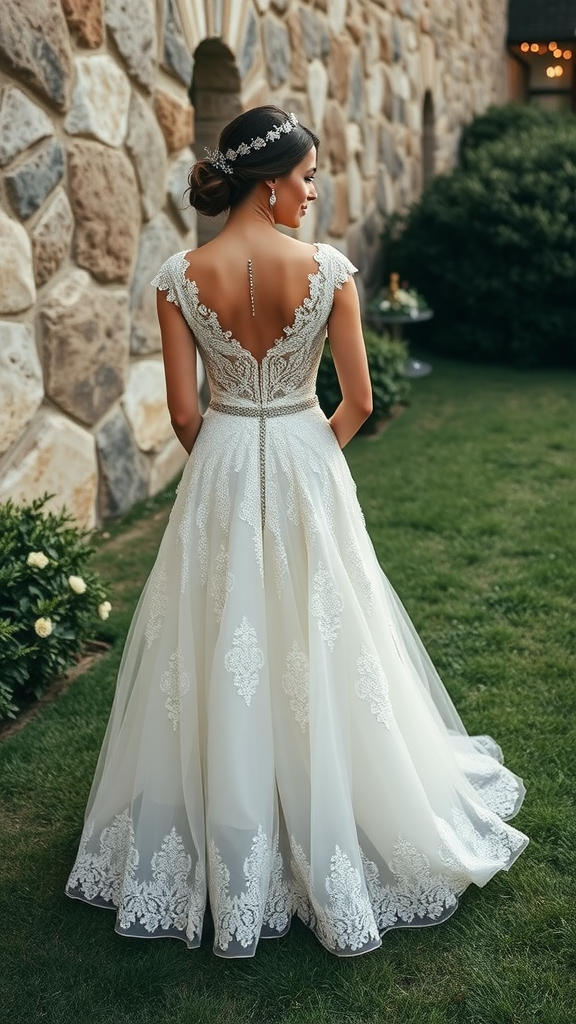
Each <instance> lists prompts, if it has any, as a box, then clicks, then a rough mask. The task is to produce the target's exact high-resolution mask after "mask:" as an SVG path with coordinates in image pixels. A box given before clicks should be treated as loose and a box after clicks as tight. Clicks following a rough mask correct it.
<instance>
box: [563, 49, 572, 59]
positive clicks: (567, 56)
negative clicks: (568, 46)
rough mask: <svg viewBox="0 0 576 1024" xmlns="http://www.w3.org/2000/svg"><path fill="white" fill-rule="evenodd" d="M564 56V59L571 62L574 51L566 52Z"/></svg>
mask: <svg viewBox="0 0 576 1024" xmlns="http://www.w3.org/2000/svg"><path fill="white" fill-rule="evenodd" d="M562 56H563V57H564V60H570V57H571V56H572V50H564V53H563V54H562Z"/></svg>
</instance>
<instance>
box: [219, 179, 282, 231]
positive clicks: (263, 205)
mask: <svg viewBox="0 0 576 1024" xmlns="http://www.w3.org/2000/svg"><path fill="white" fill-rule="evenodd" d="M269 195H270V190H269V189H268V188H266V187H264V189H261V188H258V187H257V188H255V189H254V190H253V192H251V193H250V195H249V196H247V197H246V199H245V200H244V202H243V203H240V205H239V206H235V207H234V209H233V210H230V213H229V214H228V219H227V221H226V225H225V228H224V230H226V229H227V228H233V229H234V230H235V231H242V232H246V231H249V230H250V229H251V228H255V227H262V226H263V225H265V226H269V227H272V228H273V227H274V226H275V221H274V214H273V212H272V207H271V206H270V204H269V202H268V197H269Z"/></svg>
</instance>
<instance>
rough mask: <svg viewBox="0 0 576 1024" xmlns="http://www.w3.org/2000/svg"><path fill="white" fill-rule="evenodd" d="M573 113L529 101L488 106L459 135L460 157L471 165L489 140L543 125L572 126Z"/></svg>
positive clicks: (558, 127) (463, 162)
mask: <svg viewBox="0 0 576 1024" xmlns="http://www.w3.org/2000/svg"><path fill="white" fill-rule="evenodd" d="M572 122H573V115H572V114H564V113H551V112H550V111H548V110H542V108H541V107H535V106H532V105H529V104H524V103H522V104H520V103H505V104H504V105H503V106H499V107H496V106H493V107H488V110H486V112H485V113H484V114H479V115H478V117H475V118H474V120H473V121H471V122H470V124H468V125H466V127H465V128H464V130H463V131H462V135H461V136H460V146H459V157H460V162H461V163H462V164H467V165H472V163H473V161H474V157H475V154H476V150H477V149H479V148H480V146H483V145H484V144H485V143H486V142H497V141H498V140H500V139H502V138H503V137H504V136H505V135H506V134H507V133H508V132H513V133H517V132H525V131H532V130H534V129H536V130H538V129H540V128H554V127H556V128H557V129H562V128H564V127H566V126H568V127H570V125H571V124H572Z"/></svg>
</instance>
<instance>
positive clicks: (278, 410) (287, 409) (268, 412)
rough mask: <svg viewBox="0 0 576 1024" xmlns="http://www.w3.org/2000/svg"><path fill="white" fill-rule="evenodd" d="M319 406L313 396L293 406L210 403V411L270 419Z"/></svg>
mask: <svg viewBox="0 0 576 1024" xmlns="http://www.w3.org/2000/svg"><path fill="white" fill-rule="evenodd" d="M315 405H318V398H317V396H316V395H313V396H312V397H311V398H303V399H302V401H301V402H293V403H292V404H291V405H252V406H251V405H247V406H245V405H232V404H230V405H229V404H228V403H227V402H216V401H214V400H212V401H211V402H210V409H214V410H215V412H226V413H228V414H229V415H230V416H252V417H255V418H256V419H263V418H266V419H268V417H269V416H288V415H289V414H290V413H292V412H304V410H305V409H313V408H314V406H315Z"/></svg>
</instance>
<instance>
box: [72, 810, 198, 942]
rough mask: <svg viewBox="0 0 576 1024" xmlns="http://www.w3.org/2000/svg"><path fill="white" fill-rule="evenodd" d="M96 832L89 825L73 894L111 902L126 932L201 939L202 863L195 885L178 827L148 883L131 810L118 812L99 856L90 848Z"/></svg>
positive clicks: (104, 836) (102, 839) (165, 843)
mask: <svg viewBox="0 0 576 1024" xmlns="http://www.w3.org/2000/svg"><path fill="white" fill-rule="evenodd" d="M93 830H94V826H93V824H89V825H88V826H87V827H86V829H85V831H84V834H83V836H82V841H81V844H80V850H79V853H78V857H77V859H76V863H75V865H74V870H73V871H72V874H71V875H70V878H69V880H68V889H69V890H70V891H71V894H72V895H73V890H74V889H79V890H80V892H81V893H82V894H83V896H84V897H85V898H86V899H87V900H89V901H96V902H99V901H104V902H106V903H111V904H113V905H114V906H115V907H117V908H118V925H119V928H120V929H121V930H122V931H128V930H130V929H131V928H132V926H134V925H135V924H137V925H140V926H141V927H143V928H144V929H145V931H146V932H148V933H149V934H152V933H153V932H157V931H158V930H162V931H165V932H166V931H171V930H172V929H175V930H176V931H178V932H183V933H185V935H186V937H187V939H189V940H190V941H192V940H194V939H195V938H197V939H199V938H200V934H201V931H202V922H203V918H204V907H205V903H206V882H205V873H204V868H203V865H202V863H201V861H200V860H198V862H197V864H196V868H195V871H194V881H193V882H192V881H191V879H190V875H191V871H192V858H191V856H190V854H188V853H186V850H185V847H184V842H183V840H182V838H181V836H179V835H178V834H177V832H176V829H175V828H172V829H171V831H170V832H169V834H168V835H167V836H165V837H164V839H163V841H162V845H161V847H160V849H159V850H158V851H156V852H155V853H154V855H153V857H152V859H151V863H150V867H151V877H150V878H149V880H144V881H140V880H139V879H138V878H137V875H136V869H137V867H138V865H139V860H140V858H139V854H138V851H137V850H136V847H135V844H134V827H133V824H132V819H131V817H130V814H129V811H128V810H127V809H126V810H125V811H123V812H122V813H121V814H118V815H117V816H116V817H115V818H114V820H113V822H112V824H111V825H109V826H108V828H105V829H104V831H103V832H102V834H101V836H100V843H99V846H100V850H99V852H98V853H90V852H89V850H88V845H89V842H90V840H91V838H92V834H93Z"/></svg>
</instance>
